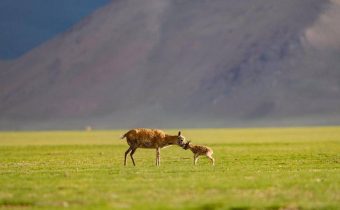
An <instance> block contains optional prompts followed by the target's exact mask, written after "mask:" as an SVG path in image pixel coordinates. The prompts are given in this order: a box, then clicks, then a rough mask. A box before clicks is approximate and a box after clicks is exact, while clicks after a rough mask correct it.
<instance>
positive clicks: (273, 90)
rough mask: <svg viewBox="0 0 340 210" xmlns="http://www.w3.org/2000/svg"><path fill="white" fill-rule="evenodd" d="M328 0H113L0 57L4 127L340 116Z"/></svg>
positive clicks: (333, 8)
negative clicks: (22, 51) (15, 54)
mask: <svg viewBox="0 0 340 210" xmlns="http://www.w3.org/2000/svg"><path fill="white" fill-rule="evenodd" d="M337 9H338V1H331V2H327V1H322V2H321V1H318V0H301V1H295V0H287V1H280V2H277V1H270V0H254V1H252V4H249V3H248V2H247V1H239V0H231V1H224V0H219V1H214V2H210V1H203V0H202V1H165V0H164V1H159V0H147V1H143V2H141V1H137V0H135V1H133V0H131V1H114V2H112V3H111V4H109V5H108V6H106V7H104V8H103V9H100V10H98V11H97V12H95V13H94V14H92V15H91V16H89V17H87V18H86V19H84V20H83V21H82V22H81V23H79V24H78V25H76V26H75V27H74V28H72V30H70V31H67V32H65V33H64V34H62V35H60V36H58V37H56V38H54V39H53V40H50V41H49V42H47V43H45V44H44V45H42V46H41V47H38V48H36V49H34V50H32V51H31V52H30V53H28V54H26V55H25V56H23V57H22V58H20V59H18V60H16V61H14V62H12V63H10V64H6V65H7V66H6V67H1V73H0V74H1V75H0V76H1V77H0V81H1V84H2V87H3V88H2V89H3V90H4V91H3V92H1V93H0V99H1V103H0V112H1V116H0V118H1V120H0V121H1V122H2V124H1V127H2V128H4V129H8V128H82V127H83V126H85V125H88V124H89V125H94V126H96V127H100V128H104V127H106V128H111V127H132V126H143V127H144V126H158V127H164V126H170V127H174V126H187V127H196V126H230V125H247V124H249V123H250V124H252V123H256V122H261V121H263V122H264V123H265V124H268V123H272V122H273V123H278V124H280V122H283V121H285V122H287V123H303V124H311V123H312V124H314V123H316V124H318V123H334V122H339V121H340V119H339V118H338V117H339V114H340V108H339V107H340V106H339V105H340V97H339V96H340V79H339V78H340V77H339V76H340V73H339V72H340V71H339V70H338V69H337V67H338V66H340V65H339V64H340V61H338V60H339V59H338V58H337V55H338V54H339V50H340V48H339V46H337V45H335V44H333V43H337V41H338V40H336V38H334V39H335V40H333V41H332V44H328V45H327V44H322V43H323V42H322V41H320V40H322V39H323V37H321V38H320V37H318V36H317V35H318V34H320V33H321V32H320V30H322V29H320V28H326V27H325V25H328V26H329V28H330V29H332V30H328V31H327V30H322V32H323V33H325V34H329V36H332V34H334V33H337V30H333V27H332V26H333V25H334V24H335V25H336V22H334V23H332V22H330V23H329V22H327V21H326V22H325V21H323V19H331V20H332V19H336V15H335V14H337V13H338V12H339V11H338V10H337ZM325 17H326V18H325ZM334 37H336V36H334ZM327 39H328V38H327ZM320 43H321V44H320ZM0 65H1V64H0Z"/></svg>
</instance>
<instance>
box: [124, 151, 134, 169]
mask: <svg viewBox="0 0 340 210" xmlns="http://www.w3.org/2000/svg"><path fill="white" fill-rule="evenodd" d="M131 150H132V148H131V147H129V149H128V150H126V152H125V158H124V166H126V156H127V155H128V154H129V152H131Z"/></svg>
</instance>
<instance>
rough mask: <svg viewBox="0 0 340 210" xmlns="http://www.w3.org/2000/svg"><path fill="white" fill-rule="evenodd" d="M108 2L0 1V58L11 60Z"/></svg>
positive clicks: (75, 0) (99, 0)
mask: <svg viewBox="0 0 340 210" xmlns="http://www.w3.org/2000/svg"><path fill="white" fill-rule="evenodd" d="M109 1H110V0H95V1H94V0H24V1H22V0H0V59H13V58H16V57H19V56H21V55H22V54H24V53H25V52H27V51H29V50H30V49H32V48H34V47H35V46H37V45H39V44H40V43H42V42H44V41H46V40H48V39H50V38H51V37H53V36H54V35H56V34H58V33H60V32H62V31H65V30H66V29H67V28H69V27H70V26H72V25H73V24H74V23H76V22H78V21H79V20H80V19H81V18H83V17H85V16H87V15H88V14H90V13H91V12H93V11H94V10H95V9H97V8H98V7H100V6H102V5H104V4H106V3H108V2H109Z"/></svg>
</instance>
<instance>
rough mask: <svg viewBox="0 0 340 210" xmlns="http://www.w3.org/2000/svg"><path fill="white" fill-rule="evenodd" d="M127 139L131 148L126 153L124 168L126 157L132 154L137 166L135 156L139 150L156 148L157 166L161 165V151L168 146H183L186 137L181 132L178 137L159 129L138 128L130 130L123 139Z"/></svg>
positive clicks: (133, 161)
mask: <svg viewBox="0 0 340 210" xmlns="http://www.w3.org/2000/svg"><path fill="white" fill-rule="evenodd" d="M124 138H126V141H127V143H128V145H129V146H130V147H129V149H128V150H126V152H125V157H124V166H125V165H126V156H127V155H128V154H129V153H130V157H131V160H132V163H133V165H134V166H135V165H136V164H135V160H134V159H133V154H134V153H135V152H136V150H137V148H155V149H156V165H157V166H159V165H160V150H161V148H164V147H166V146H170V145H174V144H176V145H179V146H181V147H182V146H183V145H184V141H185V137H184V136H182V135H181V131H179V132H178V135H168V134H165V133H164V131H162V130H158V129H147V128H137V129H132V130H129V131H128V132H127V133H125V134H124V135H123V136H122V137H121V139H124Z"/></svg>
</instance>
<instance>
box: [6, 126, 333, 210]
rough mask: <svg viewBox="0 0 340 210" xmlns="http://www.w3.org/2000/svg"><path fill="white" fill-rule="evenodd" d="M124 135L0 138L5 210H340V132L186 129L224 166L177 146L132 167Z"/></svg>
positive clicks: (143, 153)
mask: <svg viewBox="0 0 340 210" xmlns="http://www.w3.org/2000/svg"><path fill="white" fill-rule="evenodd" d="M167 132H169V133H174V134H175V133H176V132H177V131H175V130H168V131H167ZM123 133H124V131H91V132H80V131H79V132H13V133H12V132H2V133H0V208H2V209H11V208H17V209H22V208H25V209H31V208H34V209H53V208H68V209H100V208H102V209H137V208H138V209H285V208H286V209H338V208H339V207H340V190H339V189H340V184H339V183H340V173H339V172H340V127H320V128H270V129H188V130H186V129H184V130H182V133H183V134H184V135H185V136H186V137H187V138H188V139H189V140H192V141H193V142H194V143H198V144H205V145H208V146H209V147H211V148H213V150H214V157H215V159H216V166H215V167H212V166H211V165H210V161H209V160H208V159H205V158H201V159H200V160H199V161H198V166H193V165H192V161H193V160H192V156H193V155H192V154H191V152H190V151H185V150H183V149H181V148H180V147H177V146H172V147H169V148H166V149H163V150H162V151H161V166H160V167H156V166H154V164H155V155H156V154H155V150H149V149H138V150H137V151H136V153H135V160H136V164H137V166H136V167H133V166H132V163H131V160H130V159H129V160H128V166H126V167H124V166H123V153H124V152H125V150H126V149H127V144H126V142H125V140H120V139H119V136H120V135H121V134H123Z"/></svg>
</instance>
